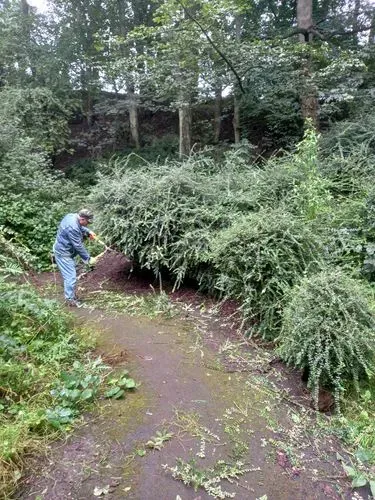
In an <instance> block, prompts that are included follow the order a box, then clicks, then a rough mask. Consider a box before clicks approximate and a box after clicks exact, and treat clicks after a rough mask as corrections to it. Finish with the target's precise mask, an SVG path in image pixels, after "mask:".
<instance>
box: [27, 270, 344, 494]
mask: <svg viewBox="0 0 375 500" xmlns="http://www.w3.org/2000/svg"><path fill="white" fill-rule="evenodd" d="M48 279H49V278H48ZM88 290H89V287H88V288H87V290H86V292H87V291H88ZM123 293H125V290H124V292H123ZM201 309H202V308H200V309H199V308H198V307H197V306H194V305H191V304H190V305H189V307H185V308H184V310H187V311H190V312H191V314H190V313H189V315H188V314H185V316H186V317H185V318H183V319H181V314H180V315H179V317H174V318H172V319H169V320H166V319H163V318H153V319H150V318H147V317H131V316H129V315H123V314H117V313H116V314H115V313H113V312H110V311H108V310H99V309H97V308H95V307H87V308H84V309H79V310H76V311H75V314H76V315H77V319H78V321H79V322H81V323H83V324H85V325H86V326H87V327H89V328H90V329H91V330H93V331H95V332H97V339H98V353H99V354H101V355H102V356H103V357H104V358H108V359H117V363H116V367H115V369H116V370H122V369H123V368H126V369H127V370H129V371H130V374H131V376H132V377H133V378H135V379H136V380H137V382H139V383H140V386H139V387H138V388H137V390H136V391H135V392H134V393H132V394H128V395H127V397H126V398H125V399H124V400H118V401H110V402H108V400H105V401H102V402H100V403H99V404H98V408H97V409H96V410H94V411H93V412H92V413H91V414H89V415H86V416H85V419H84V423H83V425H82V426H81V427H80V428H78V429H77V430H76V431H75V433H74V434H73V435H71V436H70V437H69V439H68V440H67V441H66V442H58V443H55V444H53V445H52V446H51V450H50V453H49V454H48V456H47V458H46V459H43V460H41V459H40V458H38V459H37V460H36V461H34V465H33V466H32V467H31V469H30V471H29V473H28V474H27V476H26V480H25V481H24V484H23V488H22V490H21V491H19V493H18V495H17V498H21V499H35V500H37V499H38V500H41V499H43V500H47V499H51V500H52V499H65V498H69V499H76V500H81V499H82V500H84V499H91V498H97V497H99V498H108V499H122V498H126V499H128V498H129V499H134V500H153V499H155V500H156V499H165V500H176V499H181V500H188V499H202V500H203V499H206V498H214V497H215V495H216V498H225V495H227V493H228V494H230V495H235V498H237V499H254V500H255V499H263V500H265V499H268V500H278V499H280V500H281V499H285V500H286V499H326V498H351V495H350V493H349V485H348V483H347V481H346V480H345V479H344V477H343V472H342V467H341V464H340V463H339V462H338V461H337V459H336V453H337V451H340V452H342V451H341V450H340V448H339V444H338V443H337V442H336V441H335V440H334V439H332V438H331V437H329V435H327V434H326V433H325V432H324V425H322V422H323V424H324V417H321V418H322V419H323V420H321V419H320V418H319V419H318V420H317V417H316V415H315V414H314V413H313V412H312V411H310V410H309V407H308V405H306V406H305V404H304V401H303V398H302V399H301V398H299V399H298V397H294V396H293V397H292V395H291V393H290V391H289V389H288V384H290V382H291V379H290V378H289V379H288V377H289V375H288V373H287V372H285V370H284V371H283V369H280V367H278V366H277V365H272V364H271V363H270V355H269V353H267V352H266V351H264V352H263V351H262V350H261V349H251V348H250V349H249V346H248V345H245V344H244V343H243V342H242V341H241V339H240V338H235V337H233V336H231V337H230V340H229V339H228V336H227V335H226V323H225V322H224V323H223V322H222V320H221V319H220V318H218V317H215V314H213V313H212V314H211V313H210V314H204V313H201V312H200V311H201ZM192 311H193V312H192ZM215 325H216V326H215ZM292 382H293V381H292ZM301 395H303V389H302V388H301ZM301 397H302V396H301ZM158 432H159V433H161V435H162V436H164V437H165V438H166V440H165V441H164V442H163V443H162V444H161V447H160V449H159V450H158V449H153V448H148V447H147V446H145V444H146V443H147V442H148V441H149V440H152V438H153V437H155V436H156V435H157V433H158ZM168 434H169V435H170V436H169V438H168V439H167V437H168ZM223 464H227V465H226V466H225V465H223ZM176 466H177V469H176V468H175V467H176ZM209 469H211V470H212V469H214V470H215V472H210V470H209ZM230 473H233V477H232V478H231V479H230V481H228V480H227V479H225V476H226V475H228V474H229V475H230ZM173 475H176V476H177V477H176V478H174V477H173ZM236 476H237V477H236ZM179 479H184V480H185V481H186V482H190V485H185V484H184V483H183V481H181V480H179ZM194 485H196V486H197V491H195V490H194ZM199 485H201V487H198V486H199ZM202 486H203V487H202ZM226 492H227V493H226Z"/></svg>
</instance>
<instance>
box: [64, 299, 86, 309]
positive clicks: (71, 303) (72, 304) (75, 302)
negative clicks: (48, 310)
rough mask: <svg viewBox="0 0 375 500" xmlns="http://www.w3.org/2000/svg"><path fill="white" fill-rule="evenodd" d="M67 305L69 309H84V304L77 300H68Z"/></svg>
mask: <svg viewBox="0 0 375 500" xmlns="http://www.w3.org/2000/svg"><path fill="white" fill-rule="evenodd" d="M66 304H67V306H68V307H83V304H82V302H80V301H79V300H77V299H72V300H67V301H66Z"/></svg>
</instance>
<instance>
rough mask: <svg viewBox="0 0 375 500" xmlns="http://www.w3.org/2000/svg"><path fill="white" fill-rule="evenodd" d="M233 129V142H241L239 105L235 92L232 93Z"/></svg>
mask: <svg viewBox="0 0 375 500" xmlns="http://www.w3.org/2000/svg"><path fill="white" fill-rule="evenodd" d="M233 130H234V142H235V143H236V144H238V143H239V142H241V122H240V105H239V102H238V97H237V96H236V94H234V105H233Z"/></svg>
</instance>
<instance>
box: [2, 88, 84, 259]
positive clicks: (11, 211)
mask: <svg viewBox="0 0 375 500" xmlns="http://www.w3.org/2000/svg"><path fill="white" fill-rule="evenodd" d="M0 104H1V106H0V108H1V110H0V118H1V120H0V178H1V182H0V228H1V231H2V233H3V236H4V237H5V238H7V239H8V240H9V239H12V240H14V241H15V242H16V243H18V244H21V245H24V246H26V247H28V248H29V249H30V250H31V251H32V253H33V255H34V256H35V261H34V262H35V264H36V265H37V266H38V267H43V266H45V265H46V264H47V263H48V262H49V253H50V251H51V246H52V243H53V239H54V236H55V232H56V227H57V224H58V221H59V219H60V218H61V216H62V215H63V213H64V212H65V211H67V210H69V206H76V205H78V195H79V191H78V190H77V188H76V187H75V186H74V185H73V184H72V183H71V182H68V181H66V180H65V179H64V177H63V176H62V175H61V174H59V175H58V174H57V173H56V172H54V171H53V170H52V167H51V163H50V158H49V156H48V155H49V154H51V153H56V152H57V151H59V150H61V149H63V147H64V144H65V139H66V132H67V120H68V116H69V113H70V110H71V108H70V104H69V103H68V104H62V103H61V102H60V101H59V99H58V98H57V97H56V96H54V95H53V94H52V93H51V91H49V90H47V89H41V88H39V89H38V88H37V89H17V88H12V89H10V88H3V89H1V91H0Z"/></svg>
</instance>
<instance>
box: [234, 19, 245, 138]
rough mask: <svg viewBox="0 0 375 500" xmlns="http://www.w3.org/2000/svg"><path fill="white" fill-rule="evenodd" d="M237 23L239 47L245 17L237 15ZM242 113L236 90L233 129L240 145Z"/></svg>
mask: <svg viewBox="0 0 375 500" xmlns="http://www.w3.org/2000/svg"><path fill="white" fill-rule="evenodd" d="M234 22H235V30H236V42H237V43H238V45H239V44H240V43H241V34H242V23H243V16H241V15H239V14H237V15H236V16H235V19H234ZM240 116H241V112H240V102H239V99H238V96H237V91H236V88H235V89H234V98H233V129H234V142H235V143H236V144H238V143H239V142H240V141H241V120H240Z"/></svg>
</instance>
